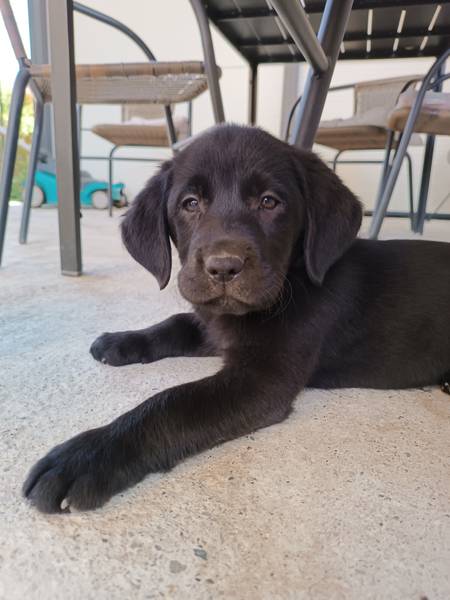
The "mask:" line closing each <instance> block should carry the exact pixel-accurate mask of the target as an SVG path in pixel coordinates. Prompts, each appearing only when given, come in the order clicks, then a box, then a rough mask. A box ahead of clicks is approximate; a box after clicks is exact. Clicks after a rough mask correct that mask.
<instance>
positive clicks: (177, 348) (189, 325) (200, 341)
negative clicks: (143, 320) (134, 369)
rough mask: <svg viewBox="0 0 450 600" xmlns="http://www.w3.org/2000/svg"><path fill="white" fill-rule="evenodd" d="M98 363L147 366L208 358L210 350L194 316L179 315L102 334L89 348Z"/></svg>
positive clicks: (188, 314)
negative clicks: (165, 360) (179, 358)
mask: <svg viewBox="0 0 450 600" xmlns="http://www.w3.org/2000/svg"><path fill="white" fill-rule="evenodd" d="M90 353H91V354H92V356H93V357H94V358H95V360H98V361H100V362H103V363H105V364H108V365H112V366H114V367H119V366H122V365H130V364H133V363H150V362H154V361H156V360H161V359H162V358H167V357H168V356H211V355H213V354H215V352H214V349H213V348H212V347H211V345H210V344H208V341H207V339H206V336H205V333H204V331H203V329H202V326H201V325H200V323H199V321H198V320H197V319H196V317H195V315H194V314H191V313H181V314H179V315H173V316H172V317H169V318H168V319H166V320H165V321H162V322H161V323H158V324H157V325H153V326H152V327H147V328H146V329H140V330H138V331H117V332H115V333H104V334H102V335H101V336H100V337H98V338H97V339H96V340H95V342H94V343H93V344H92V346H91V348H90Z"/></svg>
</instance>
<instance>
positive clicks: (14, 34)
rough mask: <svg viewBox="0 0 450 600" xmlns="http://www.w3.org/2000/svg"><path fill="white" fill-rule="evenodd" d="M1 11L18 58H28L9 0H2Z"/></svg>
mask: <svg viewBox="0 0 450 600" xmlns="http://www.w3.org/2000/svg"><path fill="white" fill-rule="evenodd" d="M0 13H1V14H2V17H3V21H4V23H5V27H6V31H7V32H8V37H9V40H10V42H11V46H12V47H13V50H14V54H15V55H16V58H17V60H18V61H23V60H28V57H27V53H26V52H25V47H24V45H23V42H22V38H21V37H20V33H19V28H18V27H17V23H16V19H15V17H14V13H13V11H12V8H11V4H10V3H9V0H0Z"/></svg>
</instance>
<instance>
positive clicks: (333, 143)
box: [315, 119, 387, 150]
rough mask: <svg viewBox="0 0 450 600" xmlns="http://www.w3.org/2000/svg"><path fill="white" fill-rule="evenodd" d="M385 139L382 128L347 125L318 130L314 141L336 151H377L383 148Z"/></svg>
mask: <svg viewBox="0 0 450 600" xmlns="http://www.w3.org/2000/svg"><path fill="white" fill-rule="evenodd" d="M345 121H350V119H345ZM386 138H387V131H386V129H384V128H382V127H375V126H372V125H359V124H355V125H352V124H348V125H347V126H343V125H337V126H336V127H332V126H327V127H324V128H321V129H319V131H318V132H317V135H316V140H315V141H316V144H322V145H323V146H328V147H330V148H335V149H336V150H377V149H381V148H384V147H385V145H386Z"/></svg>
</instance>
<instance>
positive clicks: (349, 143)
mask: <svg viewBox="0 0 450 600" xmlns="http://www.w3.org/2000/svg"><path fill="white" fill-rule="evenodd" d="M418 79H420V77H419V76H416V75H408V76H406V77H397V78H393V79H381V80H376V81H368V82H362V83H358V84H356V85H355V114H354V115H353V117H350V118H349V119H333V120H330V121H323V122H322V123H321V124H320V127H319V130H318V132H317V136H316V143H318V144H322V145H324V146H329V147H330V148H335V149H336V150H377V149H381V148H384V147H385V144H386V138H387V128H388V119H389V114H390V112H391V111H392V109H393V107H394V106H395V105H396V102H397V99H398V96H399V94H400V92H401V91H402V89H403V88H404V86H405V85H406V84H407V83H408V82H409V81H411V80H413V81H414V80H418ZM413 143H416V144H417V143H418V140H417V137H416V139H415V140H413Z"/></svg>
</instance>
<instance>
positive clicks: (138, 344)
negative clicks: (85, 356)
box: [89, 331, 152, 367]
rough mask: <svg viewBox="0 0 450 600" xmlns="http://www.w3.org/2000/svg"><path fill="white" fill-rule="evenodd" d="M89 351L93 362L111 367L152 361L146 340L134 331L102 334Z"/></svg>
mask: <svg viewBox="0 0 450 600" xmlns="http://www.w3.org/2000/svg"><path fill="white" fill-rule="evenodd" d="M89 351H90V353H91V354H92V356H93V357H94V358H95V360H98V361H100V362H102V363H105V364H107V365H112V366H113V367H120V366H122V365H131V364H133V363H145V362H151V360H152V358H151V349H150V348H149V343H148V340H147V339H146V338H145V336H144V335H142V334H140V333H138V332H135V331H119V332H117V333H103V334H102V335H101V336H100V337H98V338H97V339H96V340H95V342H94V343H93V344H92V346H91V348H90V350H89Z"/></svg>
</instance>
